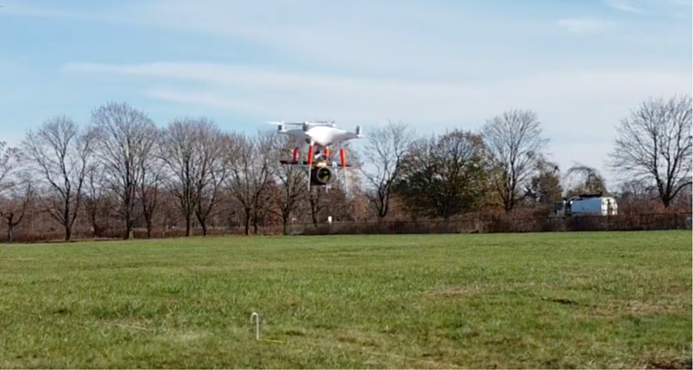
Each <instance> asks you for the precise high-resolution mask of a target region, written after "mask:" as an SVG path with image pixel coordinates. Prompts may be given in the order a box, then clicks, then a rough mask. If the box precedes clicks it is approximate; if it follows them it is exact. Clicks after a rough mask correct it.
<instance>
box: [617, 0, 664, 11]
mask: <svg viewBox="0 0 693 370" xmlns="http://www.w3.org/2000/svg"><path fill="white" fill-rule="evenodd" d="M603 1H604V4H605V5H606V6H608V7H610V8H613V9H616V10H620V11H623V12H627V13H634V14H642V13H644V12H645V11H644V10H643V9H642V8H640V7H638V6H636V5H635V2H634V1H631V0H603ZM660 1H665V0H660Z"/></svg>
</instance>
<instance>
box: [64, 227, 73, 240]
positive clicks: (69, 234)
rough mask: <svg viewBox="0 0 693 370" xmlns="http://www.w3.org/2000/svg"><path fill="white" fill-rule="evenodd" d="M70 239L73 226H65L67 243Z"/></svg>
mask: <svg viewBox="0 0 693 370" xmlns="http://www.w3.org/2000/svg"><path fill="white" fill-rule="evenodd" d="M70 238H72V226H70V225H65V241H66V242H69V241H70Z"/></svg>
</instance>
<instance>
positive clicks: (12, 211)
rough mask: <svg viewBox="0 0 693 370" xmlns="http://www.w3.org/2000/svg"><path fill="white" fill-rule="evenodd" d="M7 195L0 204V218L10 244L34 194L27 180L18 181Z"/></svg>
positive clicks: (29, 181)
mask: <svg viewBox="0 0 693 370" xmlns="http://www.w3.org/2000/svg"><path fill="white" fill-rule="evenodd" d="M9 193H10V194H9V195H8V196H7V197H5V198H4V199H3V202H2V203H0V217H2V218H3V220H4V223H5V227H7V242H10V243H11V242H13V241H14V229H15V227H17V226H18V225H19V224H20V223H21V222H22V220H24V216H26V215H27V213H28V212H29V210H30V207H31V204H32V202H33V200H34V194H35V193H34V188H33V186H32V185H31V180H30V179H29V178H24V179H21V180H19V181H18V182H17V183H15V184H14V186H13V187H12V188H11V189H10V191H9Z"/></svg>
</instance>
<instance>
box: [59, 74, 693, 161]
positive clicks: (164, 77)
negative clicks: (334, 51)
mask: <svg viewBox="0 0 693 370" xmlns="http://www.w3.org/2000/svg"><path fill="white" fill-rule="evenodd" d="M66 69H67V70H69V71H71V72H73V73H77V72H82V73H95V74H119V75H123V76H131V77H132V78H133V80H134V79H136V80H137V81H139V82H142V81H143V80H145V81H146V80H147V79H149V81H150V86H151V87H150V88H149V89H148V90H147V91H146V92H145V93H146V94H147V95H148V96H149V97H150V98H154V99H159V100H163V101H167V102H171V103H175V104H189V105H195V106H206V107H209V108H210V109H212V110H225V111H228V112H236V113H239V114H242V115H244V116H248V117H256V118H257V120H258V122H261V121H265V120H281V119H284V120H303V119H314V118H323V119H335V120H337V121H338V122H340V123H341V124H343V125H345V126H352V125H356V124H361V125H364V127H365V129H368V127H369V126H370V127H372V126H373V125H378V124H382V123H384V122H386V121H387V120H388V119H394V120H403V121H406V122H410V123H411V124H413V125H414V127H415V128H416V129H417V130H418V131H419V132H421V133H429V132H431V130H434V129H436V128H437V130H438V132H440V131H439V130H440V129H442V128H443V127H448V128H450V127H460V126H461V127H464V128H467V129H475V128H477V127H479V125H480V124H482V123H483V122H484V120H485V119H487V118H490V117H492V116H494V115H496V114H498V113H500V112H502V111H503V110H505V109H510V108H522V109H534V110H536V111H537V112H538V113H539V116H540V119H541V120H542V121H543V122H544V127H545V131H546V133H547V135H548V136H549V137H551V138H552V140H553V142H554V144H553V145H552V148H553V149H552V151H553V153H554V155H555V158H556V159H557V160H558V161H559V163H560V164H561V165H562V166H563V167H565V166H569V165H571V164H572V161H579V162H581V163H586V164H589V165H592V166H596V167H598V168H601V166H602V163H603V159H604V157H605V156H606V154H607V152H608V150H609V149H610V147H611V138H612V137H613V136H614V134H615V132H614V128H613V126H614V125H615V124H616V123H617V122H618V119H620V118H621V117H623V116H624V115H626V114H628V110H629V109H630V108H633V107H636V106H637V104H638V103H639V102H640V101H641V100H642V99H643V98H646V97H647V96H649V95H659V94H663V95H669V94H671V93H673V92H688V91H689V90H690V81H691V74H690V73H675V72H669V71H665V70H664V71H653V70H636V69H613V70H590V69H577V70H555V71H547V72H545V73H541V74H537V75H533V76H526V77H519V78H515V79H507V80H504V81H501V82H497V83H467V84H463V83H453V82H446V81H435V80H430V81H418V80H386V79H368V78H344V77H339V76H332V75H320V74H312V73H295V72H286V71H280V70H270V69H263V68H257V67H249V66H234V65H222V64H210V63H173V62H162V63H152V64H139V65H109V64H73V65H69V66H66ZM176 82H178V83H181V84H183V83H185V85H184V86H183V85H177V84H176ZM189 83H195V84H197V85H196V86H197V87H194V88H191V87H190V86H189V85H188V84H189ZM587 148H589V149H587Z"/></svg>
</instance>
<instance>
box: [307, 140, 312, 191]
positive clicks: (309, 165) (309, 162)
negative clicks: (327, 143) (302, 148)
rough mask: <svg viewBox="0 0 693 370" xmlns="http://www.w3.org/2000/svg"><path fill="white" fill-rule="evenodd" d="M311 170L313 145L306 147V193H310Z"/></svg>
mask: <svg viewBox="0 0 693 370" xmlns="http://www.w3.org/2000/svg"><path fill="white" fill-rule="evenodd" d="M312 169H313V144H310V146H308V191H309V192H310V173H311V170H312Z"/></svg>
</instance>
